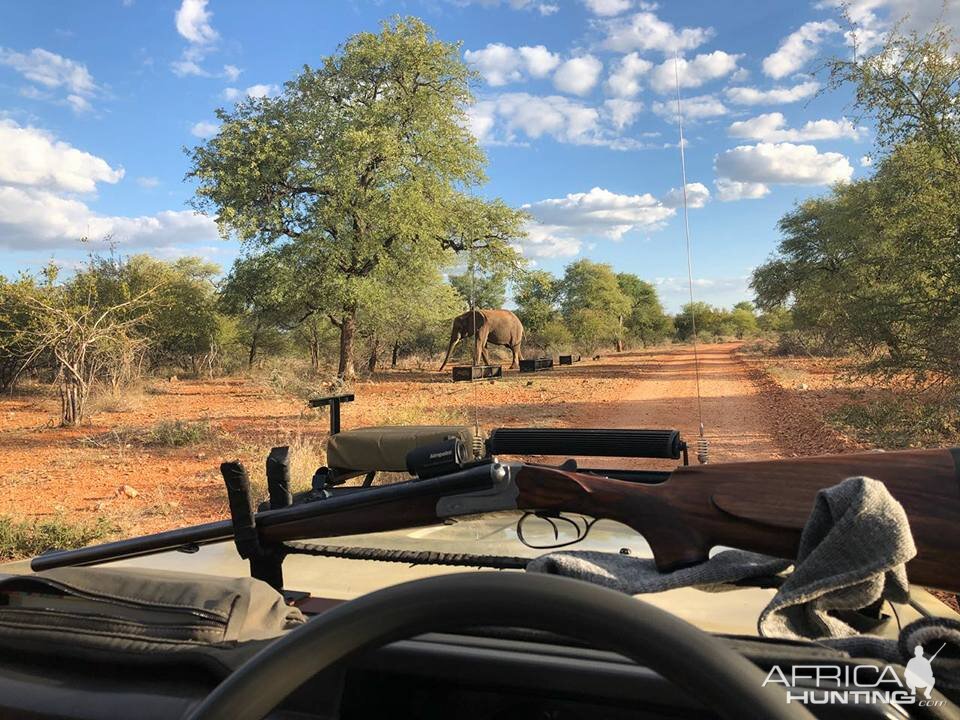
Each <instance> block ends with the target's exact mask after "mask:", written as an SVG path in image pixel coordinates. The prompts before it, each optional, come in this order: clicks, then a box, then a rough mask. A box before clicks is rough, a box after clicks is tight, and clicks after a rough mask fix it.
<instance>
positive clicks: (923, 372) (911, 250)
mask: <svg viewBox="0 0 960 720" xmlns="http://www.w3.org/2000/svg"><path fill="white" fill-rule="evenodd" d="M954 43H955V40H954V38H953V37H951V35H950V33H949V31H948V30H947V29H946V28H945V27H943V26H938V27H936V28H935V29H934V30H932V31H931V32H930V33H929V34H927V35H925V36H918V35H916V34H913V35H903V34H901V33H899V32H892V33H890V34H889V36H888V39H887V42H886V44H885V46H884V48H883V49H882V50H881V51H880V52H879V53H877V54H875V55H872V56H866V57H864V56H860V57H857V58H855V59H854V60H846V59H843V60H835V61H834V62H833V63H831V72H832V75H831V78H832V83H833V84H834V86H839V85H843V84H852V85H854V89H855V93H856V104H857V106H858V108H859V109H860V110H861V111H862V112H864V113H865V114H867V115H870V116H872V117H873V119H874V120H875V122H876V127H877V143H878V145H877V154H878V155H879V157H880V162H879V163H877V165H876V171H875V174H874V176H873V177H872V178H869V179H866V180H860V181H858V182H854V183H850V184H847V185H840V186H837V187H835V188H834V189H833V191H832V192H831V193H830V194H829V195H828V196H826V197H822V198H817V199H812V200H808V201H807V202H804V203H802V204H801V205H800V206H799V207H797V208H796V209H794V210H793V211H792V212H790V213H788V214H787V215H785V216H784V217H783V218H782V219H781V220H780V225H779V226H780V230H781V232H782V234H783V240H782V241H781V243H780V245H779V247H778V251H777V254H776V255H775V256H774V257H773V258H771V259H770V260H769V261H768V262H767V263H765V264H764V265H762V266H761V267H759V268H758V269H757V270H756V271H755V272H754V276H753V280H752V283H751V285H752V287H753V289H754V291H755V292H756V297H757V301H758V303H759V305H760V307H761V309H763V310H764V311H766V312H771V311H773V310H775V309H777V308H782V307H786V306H789V307H790V309H791V311H792V313H791V314H792V318H793V321H794V326H795V327H796V328H797V329H798V330H800V331H802V332H814V331H815V332H817V333H818V334H820V335H821V337H822V339H823V342H824V343H825V344H826V345H827V346H828V347H831V348H834V349H846V348H852V349H854V350H856V351H857V354H858V355H859V356H860V357H863V358H865V360H864V362H863V363H862V364H861V369H862V370H863V371H865V372H872V371H881V372H884V373H887V374H890V375H894V374H904V373H906V374H909V375H911V376H912V377H913V378H914V379H915V380H916V381H917V382H918V383H928V382H933V383H940V382H943V381H944V380H947V381H953V382H956V381H957V380H958V379H960V346H958V344H957V341H956V338H957V337H958V333H960V262H958V260H957V259H958V258H960V173H958V168H960V118H958V116H957V112H956V107H957V103H958V100H960V96H958V93H960V58H958V56H957V55H956V54H955V52H954V51H953V48H954V46H955V45H954Z"/></svg>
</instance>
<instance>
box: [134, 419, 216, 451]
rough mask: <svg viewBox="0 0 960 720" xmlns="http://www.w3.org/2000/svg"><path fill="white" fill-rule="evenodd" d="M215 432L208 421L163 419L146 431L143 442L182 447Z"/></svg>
mask: <svg viewBox="0 0 960 720" xmlns="http://www.w3.org/2000/svg"><path fill="white" fill-rule="evenodd" d="M215 435H216V432H215V431H214V429H213V428H212V427H210V423H208V422H197V423H190V422H185V421H183V420H163V421H162V422H159V423H157V424H156V425H154V426H153V427H152V428H151V429H150V430H148V431H147V434H146V436H145V437H144V443H145V444H147V445H157V446H160V447H184V446H186V445H196V444H198V443H202V442H204V441H206V440H210V439H211V438H213V437H214V436H215Z"/></svg>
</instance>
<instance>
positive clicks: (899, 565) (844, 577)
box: [527, 477, 917, 639]
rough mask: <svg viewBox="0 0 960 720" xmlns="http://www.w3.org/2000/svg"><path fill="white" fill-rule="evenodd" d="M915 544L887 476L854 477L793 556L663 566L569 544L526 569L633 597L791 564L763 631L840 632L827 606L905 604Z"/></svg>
mask: <svg viewBox="0 0 960 720" xmlns="http://www.w3.org/2000/svg"><path fill="white" fill-rule="evenodd" d="M774 532H775V531H774ZM916 552H917V551H916V548H915V546H914V544H913V538H912V536H911V535H910V526H909V523H908V522H907V515H906V513H905V512H904V510H903V507H902V506H901V505H900V503H898V502H897V501H896V500H894V499H893V496H891V495H890V493H889V491H888V490H887V488H886V487H885V486H884V485H883V483H880V482H877V481H876V480H871V479H870V478H865V477H855V478H848V479H846V480H844V481H843V482H842V483H840V484H838V485H834V486H833V487H830V488H827V489H825V490H821V491H820V492H819V493H818V494H817V498H816V501H815V502H814V507H813V511H812V512H811V513H810V517H809V519H808V520H807V524H806V526H805V527H804V529H803V533H802V534H801V537H800V548H799V552H798V553H797V559H796V561H795V562H793V563H791V562H789V561H786V560H781V559H778V558H773V557H769V556H766V555H759V554H757V553H750V552H744V551H741V550H726V551H723V552H720V553H717V554H716V555H714V556H713V557H712V558H710V559H709V560H707V561H706V562H703V563H701V564H699V565H695V566H693V567H689V568H683V569H681V570H677V571H675V572H672V573H661V572H659V571H658V570H657V568H656V565H655V564H654V562H653V560H649V559H643V558H634V557H630V556H628V555H616V554H612V553H599V552H577V551H573V552H560V553H551V554H549V555H544V556H542V557H539V558H536V559H535V560H533V561H531V562H530V564H529V565H527V570H528V571H532V572H542V573H552V574H557V575H567V576H570V577H576V578H580V579H582V580H587V581H589V582H593V583H597V584H599V585H605V586H607V587H610V588H613V589H615V590H620V591H621V592H626V593H630V594H632V595H637V594H642V593H651V592H661V591H664V590H671V589H673V588H679V587H691V586H692V587H698V588H701V589H703V590H710V591H718V590H727V589H733V587H732V586H731V585H730V583H733V582H737V581H740V580H747V579H751V578H759V577H768V576H771V575H777V574H779V573H782V572H784V571H785V570H787V568H789V567H790V565H793V566H794V570H793V572H792V573H791V574H790V575H788V576H786V579H785V580H784V582H783V584H782V585H781V586H780V589H779V590H778V592H777V594H776V595H775V596H774V598H773V600H771V601H770V604H769V605H767V607H766V608H764V610H763V612H762V613H761V614H760V619H759V621H758V627H759V631H760V634H761V635H763V636H765V637H778V638H791V639H813V638H841V637H854V636H856V635H858V634H859V631H858V630H857V629H855V628H854V627H852V626H851V625H849V624H847V623H845V622H843V621H842V620H840V619H838V618H837V617H835V616H833V615H830V614H828V613H830V612H831V611H834V612H836V611H844V610H847V611H855V610H859V609H861V608H866V607H868V606H869V605H872V604H873V603H875V602H876V601H878V600H881V599H885V600H891V601H894V602H905V601H906V600H907V599H908V597H909V592H908V585H907V574H906V569H905V567H904V566H905V564H906V562H907V561H908V560H910V559H911V558H912V557H913V556H914V555H916Z"/></svg>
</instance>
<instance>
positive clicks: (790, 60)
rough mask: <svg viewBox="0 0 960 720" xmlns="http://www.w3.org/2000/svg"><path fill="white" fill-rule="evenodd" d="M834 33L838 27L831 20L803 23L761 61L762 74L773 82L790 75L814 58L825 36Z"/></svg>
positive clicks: (837, 30)
mask: <svg viewBox="0 0 960 720" xmlns="http://www.w3.org/2000/svg"><path fill="white" fill-rule="evenodd" d="M835 32H840V26H839V25H837V24H836V23H835V22H834V21H833V20H825V21H822V22H808V23H804V24H803V25H801V26H800V28H799V29H798V30H795V31H794V32H792V33H790V34H789V35H787V37H785V38H784V39H783V42H781V43H780V47H779V48H777V51H776V52H774V53H773V54H771V55H768V56H767V57H765V58H764V59H763V72H764V73H766V74H767V75H769V76H770V77H772V78H773V79H775V80H779V79H780V78H784V77H786V76H787V75H792V74H793V73H795V72H797V71H798V70H799V69H800V68H802V67H803V66H804V65H806V64H807V63H808V62H810V60H812V59H813V58H814V57H816V55H817V49H818V48H819V47H820V44H821V43H822V42H823V41H824V39H825V38H826V36H827V35H829V34H831V33H835Z"/></svg>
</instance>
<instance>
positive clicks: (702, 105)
mask: <svg viewBox="0 0 960 720" xmlns="http://www.w3.org/2000/svg"><path fill="white" fill-rule="evenodd" d="M651 109H652V110H653V112H654V113H655V114H657V115H659V116H660V117H662V118H663V119H664V120H667V121H669V122H676V121H677V103H676V101H674V100H666V101H660V100H658V101H657V102H655V103H653V105H652V106H651ZM680 109H681V110H682V111H683V119H684V121H685V122H686V121H696V120H707V119H709V118H714V117H720V116H722V115H726V114H727V113H728V112H730V111H729V110H728V109H727V107H726V105H724V104H723V102H721V100H720V99H719V98H718V97H716V96H715V95H695V96H693V97H688V98H683V99H682V100H681V101H680Z"/></svg>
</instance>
